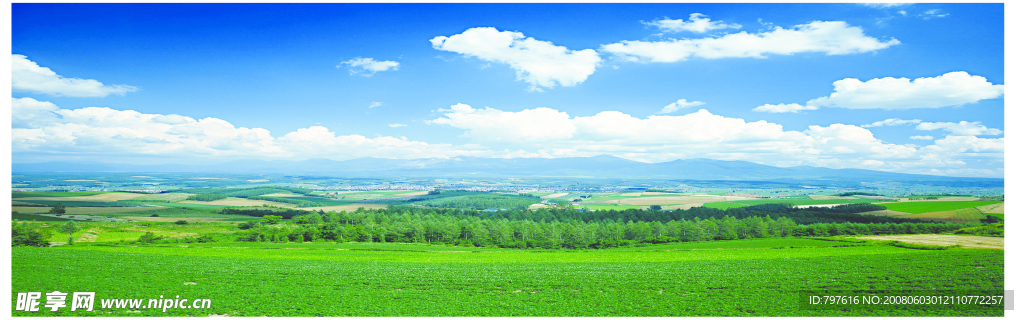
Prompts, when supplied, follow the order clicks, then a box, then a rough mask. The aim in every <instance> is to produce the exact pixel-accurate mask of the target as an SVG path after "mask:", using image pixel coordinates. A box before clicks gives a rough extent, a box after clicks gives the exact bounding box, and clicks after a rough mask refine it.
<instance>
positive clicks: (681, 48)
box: [601, 21, 900, 62]
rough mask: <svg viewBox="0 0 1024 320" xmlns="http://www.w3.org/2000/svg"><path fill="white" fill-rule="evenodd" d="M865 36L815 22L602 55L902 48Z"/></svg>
mask: <svg viewBox="0 0 1024 320" xmlns="http://www.w3.org/2000/svg"><path fill="white" fill-rule="evenodd" d="M899 43H900V42H899V40H896V39H891V40H888V41H885V42H883V41H879V40H878V39H875V38H872V37H869V36H866V35H864V30H862V29H861V28H860V27H854V26H850V25H848V24H847V23H846V22H844V21H813V22H810V23H807V24H801V25H797V26H796V27H794V28H793V29H785V28H782V27H775V28H773V29H772V30H771V31H767V32H761V33H747V32H745V31H744V32H739V33H732V34H728V35H725V36H722V37H709V38H700V39H682V40H679V39H672V40H668V41H656V42H649V41H621V42H618V43H613V44H606V45H602V46H601V51H602V52H605V53H610V54H614V55H616V56H618V57H619V58H622V59H625V60H629V61H637V62H677V61H685V60H688V59H690V58H694V57H696V58H704V59H720V58H765V57H766V55H768V54H778V55H791V54H795V53H802V52H821V53H825V54H827V55H843V54H853V53H863V52H872V51H876V50H881V49H885V48H888V47H890V46H893V45H896V44H899Z"/></svg>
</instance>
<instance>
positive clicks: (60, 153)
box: [11, 98, 1004, 176]
mask: <svg viewBox="0 0 1024 320" xmlns="http://www.w3.org/2000/svg"><path fill="white" fill-rule="evenodd" d="M12 105H14V107H15V108H17V110H19V116H18V117H17V118H15V120H16V121H15V123H16V124H17V125H16V126H15V127H13V128H12V130H11V133H12V135H11V141H12V151H13V153H12V154H13V155H14V156H15V157H16V158H17V159H20V161H25V158H26V157H35V158H33V160H36V161H53V160H58V159H68V158H70V157H75V158H83V157H85V158H88V157H93V158H97V157H112V156H113V157H117V158H118V159H124V158H125V157H137V158H143V157H151V158H154V159H156V158H159V159H183V160H182V161H189V162H196V160H197V159H216V160H224V159H309V158H325V159H335V160H344V159H353V158H360V157H384V158H404V159H414V158H448V157H454V156H477V157H545V158H551V157H571V156H594V155H600V154H611V155H615V156H619V157H623V158H628V159H634V160H638V161H650V162H661V161H669V160H675V159H679V158H712V159H720V160H744V161H753V162H758V163H763V164H768V165H777V166H796V165H810V166H824V167H830V168H869V169H878V170H889V171H899V172H916V173H938V174H971V175H989V176H998V175H1000V174H1001V173H1002V170H1001V169H1000V168H992V167H991V166H990V167H988V168H986V167H978V166H976V165H975V163H977V162H978V161H977V160H986V161H989V163H995V162H1000V161H1002V159H1003V158H1002V157H1003V148H1004V140H1003V138H998V139H985V138H978V137H975V136H967V135H958V134H964V133H977V132H970V130H969V129H968V127H971V128H974V129H975V130H980V131H981V133H982V134H984V133H986V132H988V133H991V132H992V130H995V129H988V128H985V127H984V126H980V124H977V123H956V124H949V125H946V124H943V123H937V125H935V126H937V128H938V129H943V130H949V131H950V132H955V133H957V134H954V135H949V136H946V137H944V138H942V139H938V140H935V141H934V142H933V144H930V145H926V146H923V147H921V146H917V145H913V144H893V143H886V142H884V141H881V140H879V139H878V138H876V137H875V136H874V135H873V133H872V132H871V131H870V130H869V129H867V128H863V127H860V126H855V125H847V124H841V123H835V124H831V125H828V126H818V125H812V126H808V127H806V130H802V131H801V130H785V128H783V126H782V125H780V124H777V123H771V122H767V121H746V120H744V119H740V118H730V117H725V116H721V115H715V114H712V113H711V112H709V111H708V110H705V109H700V110H697V111H694V112H692V113H689V114H685V115H679V116H674V115H672V116H670V115H652V116H648V117H646V118H637V117H634V116H632V115H629V114H626V113H622V112H619V111H604V112H599V113H597V114H594V115H591V116H576V117H571V116H570V115H569V114H568V113H566V112H562V111H559V110H555V109H551V108H535V109H525V110H521V111H514V112H510V111H503V110H498V109H493V108H483V109H476V108H473V107H471V106H468V105H464V104H456V105H454V106H451V108H450V109H442V110H440V111H439V112H440V116H438V117H437V118H435V119H433V120H430V121H428V123H431V124H435V125H443V126H450V127H453V128H458V129H462V130H463V134H462V137H465V138H467V139H468V140H471V142H472V143H470V144H462V145H453V144H446V143H439V144H434V143H426V142H422V141H415V140H410V139H407V138H405V137H390V136H385V137H376V138H369V137H365V136H361V135H355V134H350V135H345V134H338V133H335V132H332V131H331V130H329V129H328V128H326V127H322V126H310V127H307V128H302V129H298V130H295V131H293V132H290V133H287V134H285V135H283V136H280V137H276V138H275V137H273V136H271V135H270V132H269V131H268V130H265V129H262V128H245V127H236V126H234V125H232V124H231V123H229V122H227V121H225V120H222V119H217V118H204V119H194V118H191V117H188V116H181V115H173V114H171V115H161V114H144V113H139V112H136V111H132V110H114V109H110V108H98V107H88V108H81V109H60V108H59V107H57V106H55V105H53V104H52V103H48V102H41V101H36V100H33V99H31V98H22V99H12ZM922 124H927V125H933V123H922ZM398 125H401V124H392V125H391V126H392V127H395V126H398ZM961 127H962V128H961ZM919 137H920V138H923V136H919ZM913 139H914V140H927V139H918V138H913ZM40 157H43V158H45V159H43V158H40ZM46 157H49V158H46ZM968 163H970V165H968ZM933 170H934V171H933ZM985 170H989V171H985Z"/></svg>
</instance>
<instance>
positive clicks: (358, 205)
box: [295, 203, 388, 212]
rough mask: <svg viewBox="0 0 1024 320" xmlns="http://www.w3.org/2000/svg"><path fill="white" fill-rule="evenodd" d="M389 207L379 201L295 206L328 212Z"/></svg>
mask: <svg viewBox="0 0 1024 320" xmlns="http://www.w3.org/2000/svg"><path fill="white" fill-rule="evenodd" d="M387 207H388V205H386V204H379V203H354V204H344V205H338V206H323V207H309V208H295V209H299V210H306V211H320V210H323V211H324V212H327V211H343V210H344V211H349V212H352V211H356V210H357V209H359V208H365V209H384V208H387Z"/></svg>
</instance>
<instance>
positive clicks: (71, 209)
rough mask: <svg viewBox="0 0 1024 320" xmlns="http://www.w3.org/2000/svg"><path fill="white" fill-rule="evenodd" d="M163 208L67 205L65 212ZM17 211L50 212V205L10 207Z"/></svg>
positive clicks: (101, 212)
mask: <svg viewBox="0 0 1024 320" xmlns="http://www.w3.org/2000/svg"><path fill="white" fill-rule="evenodd" d="M157 209H164V207H68V208H67V209H65V211H66V214H104V213H122V212H136V211H149V210H157ZM11 210H12V211H17V212H18V213H40V212H50V207H11Z"/></svg>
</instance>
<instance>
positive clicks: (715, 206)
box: [704, 202, 747, 210]
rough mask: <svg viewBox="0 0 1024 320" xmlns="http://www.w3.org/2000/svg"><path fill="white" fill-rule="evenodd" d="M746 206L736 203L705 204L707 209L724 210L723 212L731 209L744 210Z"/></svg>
mask: <svg viewBox="0 0 1024 320" xmlns="http://www.w3.org/2000/svg"><path fill="white" fill-rule="evenodd" d="M746 206H747V205H745V204H740V203H734V202H708V203H705V204H704V207H705V208H713V209H722V210H726V209H730V208H743V207H746Z"/></svg>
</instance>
